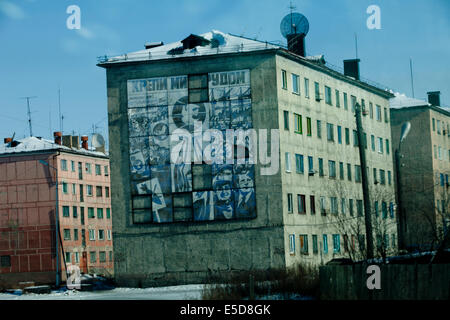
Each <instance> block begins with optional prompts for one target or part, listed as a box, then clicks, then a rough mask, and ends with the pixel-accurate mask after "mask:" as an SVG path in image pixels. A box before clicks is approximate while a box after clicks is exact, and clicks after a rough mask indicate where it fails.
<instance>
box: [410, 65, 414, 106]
mask: <svg viewBox="0 0 450 320" xmlns="http://www.w3.org/2000/svg"><path fill="white" fill-rule="evenodd" d="M409 70H410V72H411V91H412V96H413V98H414V78H413V67H412V58H409Z"/></svg>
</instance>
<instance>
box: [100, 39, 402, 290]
mask: <svg viewBox="0 0 450 320" xmlns="http://www.w3.org/2000/svg"><path fill="white" fill-rule="evenodd" d="M350 63H353V64H354V65H353V67H356V68H357V67H358V64H357V63H358V61H355V60H353V61H350ZM98 65H99V66H100V67H103V68H105V69H106V72H107V79H108V80H107V89H108V113H109V116H110V117H109V121H110V122H109V128H110V138H111V141H114V143H112V144H111V146H110V152H111V159H112V160H113V161H112V169H113V170H112V172H113V174H112V177H111V181H112V183H113V184H117V185H122V186H123V189H121V190H117V196H116V197H114V198H113V199H112V205H113V208H114V211H115V213H116V214H115V215H114V218H113V221H114V224H113V228H114V233H115V234H116V236H115V239H114V241H115V242H114V250H115V255H116V256H118V255H120V257H121V259H120V260H118V259H116V261H115V275H116V281H118V283H120V284H124V285H131V286H133V285H138V284H140V285H144V286H147V285H155V284H168V283H169V284H170V283H172V284H175V283H190V282H195V281H202V280H204V278H205V277H206V276H208V275H210V274H211V273H215V272H230V271H235V270H258V269H269V268H285V267H288V266H291V265H294V264H296V263H312V264H316V265H317V264H321V263H326V262H327V261H329V260H331V259H333V258H338V257H345V256H349V255H350V256H351V257H352V258H354V259H359V258H360V255H358V252H361V250H364V249H365V248H364V243H365V242H364V241H365V240H364V236H365V227H364V207H363V196H362V183H361V173H362V171H361V170H362V169H361V165H360V161H359V153H358V152H359V151H358V147H357V146H358V145H359V143H360V142H358V140H357V139H356V137H357V131H356V122H355V107H356V105H357V104H359V105H361V106H362V108H363V110H364V111H363V120H362V122H363V128H364V139H363V140H364V141H362V142H361V143H363V144H364V146H365V152H366V158H367V165H368V168H366V170H368V172H370V175H369V176H370V178H369V184H370V186H369V188H370V190H371V193H370V196H371V199H370V202H371V204H372V210H373V214H372V216H373V221H372V222H373V226H374V239H376V241H377V247H379V248H380V250H379V252H380V254H387V252H389V251H390V250H395V249H396V247H397V231H396V229H397V227H396V215H395V210H394V208H395V204H394V202H395V200H394V199H395V193H394V185H393V162H392V150H391V148H392V146H391V129H390V119H389V98H391V97H392V94H391V93H389V92H387V91H386V90H384V89H379V88H378V87H375V86H373V85H370V84H368V83H366V82H364V81H361V80H359V71H358V72H357V74H356V73H355V74H353V73H351V75H350V74H347V75H346V74H342V73H340V72H338V71H335V70H334V69H331V68H330V67H328V66H327V64H326V62H325V60H324V58H323V57H304V56H302V55H299V54H296V53H293V52H291V51H289V50H286V49H284V48H282V47H280V46H277V45H273V44H269V43H267V42H259V41H255V40H251V39H246V38H243V37H238V36H234V35H230V34H225V33H222V32H219V31H212V32H209V33H206V34H203V35H201V36H197V35H190V36H189V37H187V38H186V39H184V40H182V41H179V42H176V43H172V44H168V45H161V46H157V47H146V49H145V50H142V51H138V52H134V53H129V54H127V55H124V56H118V57H112V58H108V57H106V58H105V59H103V60H102V61H100V62H99V64H98ZM353 70H354V68H353ZM198 110H200V114H199V111H198ZM194 120H197V121H198V120H200V122H201V124H200V126H198V127H197V129H196V127H195V126H194V124H195V121H194ZM177 128H184V129H185V130H186V131H187V132H191V133H192V134H193V135H194V138H193V140H194V142H193V145H194V147H193V148H192V149H194V150H193V151H192V150H191V149H189V151H188V152H187V154H188V158H189V159H191V160H193V161H192V164H191V163H189V165H186V164H184V165H183V166H182V168H178V167H177V166H178V165H177V164H176V163H174V161H173V158H170V157H169V155H173V154H174V153H175V154H176V155H178V154H179V151H180V149H176V148H175V147H176V146H177V142H178V141H179V140H178V136H177V131H176V129H177ZM206 129H215V130H218V131H219V132H223V136H224V137H225V136H226V132H225V131H226V130H231V129H233V130H235V131H233V132H234V133H236V130H239V129H241V130H244V131H245V134H246V136H245V137H246V138H248V139H247V140H246V139H242V140H240V141H241V143H242V145H239V142H236V144H237V145H238V146H237V149H239V148H240V147H242V149H247V151H248V152H247V153H244V155H241V156H242V158H240V156H239V154H238V155H237V159H236V155H234V157H233V155H232V156H231V159H232V160H233V159H234V160H236V161H235V162H233V161H232V162H231V163H232V164H231V165H230V164H229V163H228V162H227V163H226V164H223V163H219V164H217V163H214V162H213V164H212V165H211V163H208V162H206V161H205V159H204V158H203V159H202V158H201V157H200V158H199V157H198V153H200V154H201V155H205V153H211V154H212V153H213V152H210V151H211V150H212V149H214V148H216V147H217V146H214V147H213V148H212V147H211V145H210V143H211V142H213V141H216V142H217V140H216V139H215V138H214V139H212V138H211V137H210V136H208V135H207V136H206V137H205V135H203V141H202V140H201V136H200V139H196V133H198V132H201V131H202V130H203V131H204V130H206ZM216 132H217V131H216ZM227 132H228V131H227ZM233 132H232V134H233ZM211 135H214V134H213V133H211ZM219 135H220V134H219ZM255 135H256V136H257V140H258V141H257V143H255V144H253V145H252V144H251V143H249V141H250V140H251V141H255V140H254V139H255ZM174 136H176V137H175V138H174ZM189 139H190V138H189V137H188V141H189ZM218 139H219V138H218ZM232 139H234V137H232ZM237 139H238V138H237ZM252 139H253V140H252ZM219 140H220V139H219ZM238 140H239V139H238ZM168 141H170V142H168ZM232 141H233V142H234V141H235V140H232ZM243 141H246V142H243ZM188 144H189V143H188ZM197 145H200V152H198V151H199V150H196V148H195V147H196V146H197ZM217 148H218V149H215V150H216V151H217V150H221V146H219V147H217ZM267 150H268V153H265V151H267ZM220 152H222V151H220ZM220 152H219V153H220ZM252 152H253V153H252ZM224 153H226V154H227V155H228V149H227V147H225V149H224ZM256 153H257V154H258V159H259V160H258V161H255V162H251V161H249V160H250V159H253V160H254V158H252V157H254V156H255V155H256ZM266 154H267V155H268V154H270V157H272V158H271V160H273V161H266V160H267V157H265V156H264V155H266ZM270 157H269V158H270ZM228 159H230V158H227V160H228ZM239 159H240V160H243V161H242V162H241V164H239V162H238V161H237V160H239ZM202 160H203V161H202ZM269 160H270V159H269ZM242 163H244V164H245V165H246V166H247V167H246V170H243V169H242V168H241V166H242ZM274 168H275V169H276V170H271V169H274ZM180 170H182V171H181V173H180ZM243 172H244V173H243ZM180 177H183V179H184V180H183V183H181V180H180V179H181V178H180ZM242 199H244V200H242ZM377 252H378V251H377Z"/></svg>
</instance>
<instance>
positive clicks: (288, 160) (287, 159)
mask: <svg viewBox="0 0 450 320" xmlns="http://www.w3.org/2000/svg"><path fill="white" fill-rule="evenodd" d="M284 159H285V165H286V172H291V154H290V153H289V152H286V153H285V154H284Z"/></svg>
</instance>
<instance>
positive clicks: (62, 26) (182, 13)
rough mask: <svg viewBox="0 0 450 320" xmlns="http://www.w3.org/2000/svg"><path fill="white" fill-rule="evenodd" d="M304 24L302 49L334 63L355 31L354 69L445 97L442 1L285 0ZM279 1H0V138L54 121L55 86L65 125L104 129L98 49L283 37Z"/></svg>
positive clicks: (449, 98) (447, 53) (449, 30)
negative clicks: (74, 24) (210, 38)
mask: <svg viewBox="0 0 450 320" xmlns="http://www.w3.org/2000/svg"><path fill="white" fill-rule="evenodd" d="M292 2H293V4H294V5H295V6H296V8H297V9H296V11H298V12H301V13H302V14H304V15H305V16H306V17H307V18H308V20H309V23H310V30H309V34H308V36H307V38H306V50H307V54H308V55H316V54H324V55H325V59H326V60H327V61H328V62H330V63H332V64H334V65H337V66H340V67H341V66H342V60H344V59H348V58H354V57H355V42H354V34H355V33H356V34H357V36H358V57H359V58H360V59H361V76H362V77H364V78H368V79H370V80H373V81H376V82H379V83H381V84H383V85H385V86H387V87H389V88H392V89H393V90H395V91H399V92H401V93H405V94H407V95H409V96H411V95H412V93H411V82H410V70H409V59H410V58H412V59H413V68H414V90H415V97H416V98H422V99H426V92H427V91H434V90H440V91H441V102H442V104H443V105H450V86H449V83H450V61H449V59H450V1H448V0H403V1H401V0H397V1H396V0H370V1H366V0H293V1H292ZM372 4H375V5H378V6H379V7H380V9H381V30H369V29H368V28H367V26H366V20H367V18H368V17H369V15H368V14H367V13H366V9H367V7H368V6H369V5H372ZM69 5H78V6H79V7H80V9H81V30H79V31H77V30H69V29H67V27H66V20H67V18H68V17H69V14H67V13H66V9H67V7H68V6H69ZM287 13H289V1H284V0H259V1H256V0H227V1H224V0H184V1H175V0H166V1H155V0H145V1H144V0H96V1H91V0H70V1H66V0H58V1H50V0H0V41H1V42H0V43H1V50H0V61H1V69H0V138H1V139H2V140H3V138H4V137H8V136H12V134H13V133H14V132H15V133H16V137H17V138H23V137H25V136H28V135H29V129H28V121H27V107H26V100H24V99H21V97H24V96H37V98H35V99H32V100H31V110H32V125H33V135H34V136H42V137H47V138H49V137H50V136H51V132H53V131H57V130H58V129H59V120H58V88H60V90H61V108H62V113H63V115H64V133H65V134H71V133H72V132H74V133H75V134H82V135H83V134H90V133H92V130H93V128H92V126H93V125H96V126H97V128H96V131H97V132H100V133H102V134H104V135H105V136H106V135H107V125H108V124H107V99H106V74H105V70H104V69H101V68H99V67H97V66H96V62H97V57H98V56H101V55H105V54H107V55H115V54H122V53H126V52H131V51H137V50H141V49H143V48H144V43H145V42H147V41H149V42H155V41H163V42H164V43H170V42H174V41H177V40H181V39H183V38H185V37H186V36H188V35H189V34H190V33H194V34H201V33H205V32H208V31H210V30H212V29H217V30H221V31H223V32H229V33H233V34H238V35H243V36H246V37H250V38H255V37H256V38H257V39H259V40H267V41H283V42H284V38H283V37H282V36H281V34H280V21H281V20H282V18H283V17H284V16H285V15H286V14H287Z"/></svg>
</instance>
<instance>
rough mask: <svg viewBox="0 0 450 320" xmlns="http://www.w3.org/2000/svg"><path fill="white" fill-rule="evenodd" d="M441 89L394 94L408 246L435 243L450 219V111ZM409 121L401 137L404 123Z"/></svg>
mask: <svg viewBox="0 0 450 320" xmlns="http://www.w3.org/2000/svg"><path fill="white" fill-rule="evenodd" d="M439 94H440V93H439V92H429V93H428V102H427V101H422V100H418V99H413V98H409V97H406V96H405V95H397V96H396V97H395V98H393V99H391V102H390V104H391V125H392V138H393V147H394V148H396V149H397V148H399V150H400V151H399V153H400V155H401V158H400V164H401V166H400V168H399V173H400V179H399V181H400V187H401V189H400V190H401V191H400V192H401V199H402V206H403V212H405V214H404V217H405V220H404V224H403V225H404V227H403V228H404V234H405V237H404V245H405V248H407V249H410V250H414V249H436V248H437V246H438V245H439V243H440V242H441V241H442V239H443V235H444V232H445V231H446V230H447V228H448V226H449V223H450V216H449V180H448V176H449V174H450V112H449V110H448V108H444V107H441V106H440V105H441V103H440V97H439ZM407 121H409V122H410V123H411V129H410V132H409V134H408V135H407V137H406V138H405V139H404V140H403V141H402V143H401V145H399V143H400V135H401V128H402V126H403V124H404V123H405V122H407Z"/></svg>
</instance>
